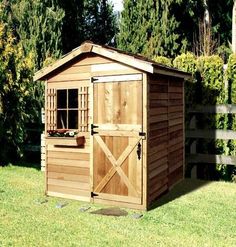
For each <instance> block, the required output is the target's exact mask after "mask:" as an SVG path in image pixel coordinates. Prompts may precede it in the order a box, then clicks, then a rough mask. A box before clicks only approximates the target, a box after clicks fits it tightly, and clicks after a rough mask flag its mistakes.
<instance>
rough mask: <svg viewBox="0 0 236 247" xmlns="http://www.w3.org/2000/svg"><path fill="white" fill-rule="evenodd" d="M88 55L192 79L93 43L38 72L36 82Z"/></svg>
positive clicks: (144, 69) (140, 58)
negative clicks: (83, 55)
mask: <svg viewBox="0 0 236 247" xmlns="http://www.w3.org/2000/svg"><path fill="white" fill-rule="evenodd" d="M86 53H94V54H97V55H100V56H103V57H106V58H108V59H111V60H114V61H117V62H120V63H123V64H125V65H128V66H131V67H134V68H136V69H139V70H141V71H144V72H147V73H151V74H154V73H158V74H165V75H173V76H176V77H180V78H184V79H187V78H189V77H191V75H190V74H189V73H186V72H182V71H179V70H177V69H173V68H169V67H167V66H164V65H161V64H158V63H155V62H154V61H149V60H147V59H145V58H144V57H141V56H135V55H131V54H128V53H125V52H122V51H120V50H118V49H114V48H111V47H107V46H100V45H96V44H93V43H91V42H85V43H83V44H82V45H81V46H79V47H78V48H76V49H74V50H72V51H71V52H70V53H68V54H66V55H65V56H63V57H62V58H61V59H59V60H58V61H56V62H55V63H53V64H52V65H49V66H48V67H46V68H43V69H41V70H39V71H38V72H36V73H35V75H34V78H33V79H34V81H37V80H46V79H47V78H48V77H49V76H50V74H51V73H52V72H54V71H55V70H57V69H59V68H60V67H62V66H63V65H65V64H67V63H68V62H70V61H72V60H73V59H75V58H76V57H78V56H80V55H81V54H86Z"/></svg>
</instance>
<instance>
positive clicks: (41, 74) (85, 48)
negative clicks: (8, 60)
mask: <svg viewBox="0 0 236 247" xmlns="http://www.w3.org/2000/svg"><path fill="white" fill-rule="evenodd" d="M91 50H92V44H91V43H85V44H83V45H81V46H80V47H78V48H77V49H74V50H72V51H71V52H69V53H68V54H67V55H65V56H64V57H62V58H61V59H59V60H58V61H56V62H55V63H53V64H51V65H49V66H47V67H46V68H43V69H41V70H39V71H37V72H36V73H35V75H34V77H33V80H34V81H38V80H44V79H45V77H46V76H47V75H48V74H50V73H51V72H53V71H54V70H56V69H58V68H60V67H61V66H63V65H64V64H66V63H68V62H69V61H71V60H72V59H74V58H75V57H77V56H79V55H80V54H83V53H87V52H91Z"/></svg>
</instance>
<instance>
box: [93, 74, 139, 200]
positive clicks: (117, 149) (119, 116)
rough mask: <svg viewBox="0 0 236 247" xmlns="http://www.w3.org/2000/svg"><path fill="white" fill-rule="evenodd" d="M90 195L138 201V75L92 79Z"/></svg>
mask: <svg viewBox="0 0 236 247" xmlns="http://www.w3.org/2000/svg"><path fill="white" fill-rule="evenodd" d="M93 81H94V82H93V125H92V134H93V197H94V200H96V199H104V200H111V201H119V202H127V203H135V204H141V203H142V141H143V140H142V138H143V136H142V75H141V74H137V75H128V76H107V77H96V78H93Z"/></svg>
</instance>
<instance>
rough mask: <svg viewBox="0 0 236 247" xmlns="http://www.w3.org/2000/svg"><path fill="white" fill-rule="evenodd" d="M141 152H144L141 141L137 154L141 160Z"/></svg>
mask: <svg viewBox="0 0 236 247" xmlns="http://www.w3.org/2000/svg"><path fill="white" fill-rule="evenodd" d="M141 153H142V148H141V144H140V142H139V143H138V147H137V155H138V159H139V160H141Z"/></svg>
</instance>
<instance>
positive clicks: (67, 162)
mask: <svg viewBox="0 0 236 247" xmlns="http://www.w3.org/2000/svg"><path fill="white" fill-rule="evenodd" d="M186 77H189V74H187V73H184V72H181V71H178V70H176V69H172V68H169V67H166V66H163V65H160V64H157V63H155V62H154V61H150V60H148V59H145V58H144V57H142V56H137V55H132V54H129V53H125V52H122V51H120V50H117V49H114V48H111V47H108V46H100V45H96V44H93V43H90V42H85V43H83V44H82V45H81V46H80V47H78V48H76V49H74V50H73V51H72V52H70V53H68V54H67V55H65V56H64V57H62V58H61V59H60V60H58V61H57V62H55V63H54V64H53V65H50V66H49V67H47V68H44V69H42V70H40V71H38V72H37V73H36V74H35V76H34V80H35V81H36V80H42V81H45V114H46V117H45V120H46V121H45V133H48V134H47V137H46V169H45V174H46V194H47V195H49V196H56V197H63V198H71V199H77V200H81V201H87V202H98V203H103V204H110V205H117V206H125V207H130V208H136V209H148V208H149V207H150V205H151V203H152V202H153V201H154V200H156V199H157V198H158V197H160V195H162V194H163V193H165V192H167V191H168V190H170V189H171V188H172V186H173V185H174V184H176V183H177V182H179V181H180V180H182V179H183V169H184V86H183V82H184V79H185V78H186ZM66 130H69V131H70V132H66V133H64V132H65V131H66ZM75 132H78V134H76V135H74V133H75ZM64 135H65V136H64Z"/></svg>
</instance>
